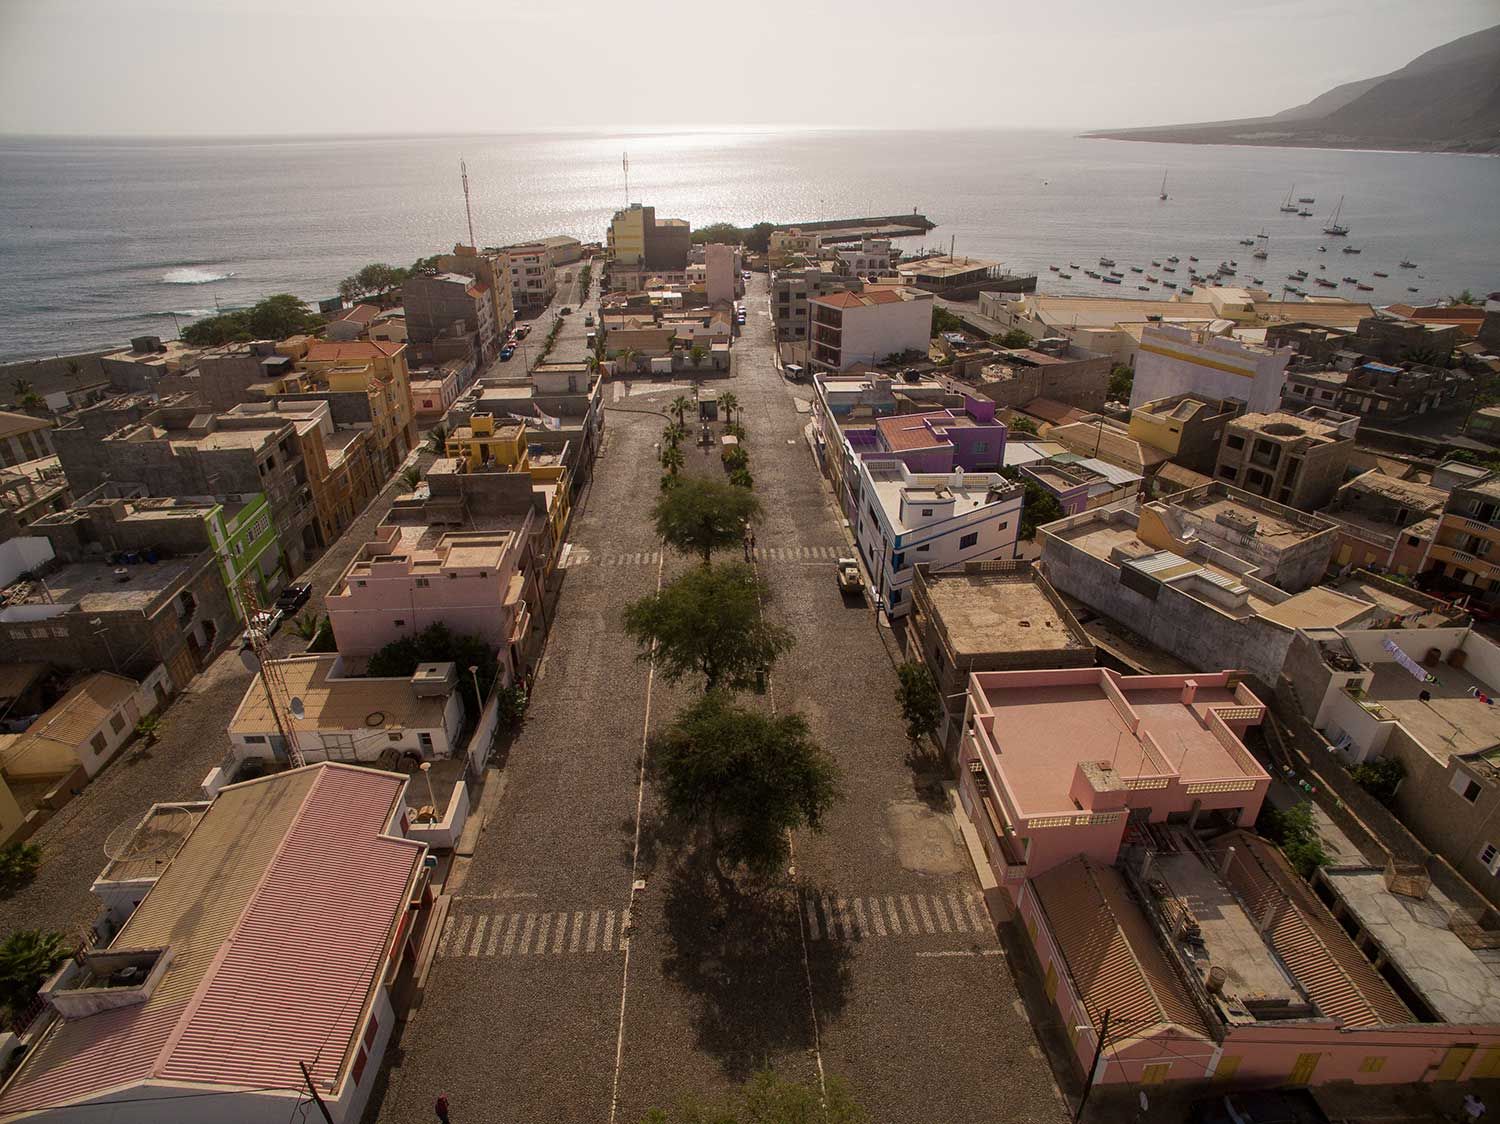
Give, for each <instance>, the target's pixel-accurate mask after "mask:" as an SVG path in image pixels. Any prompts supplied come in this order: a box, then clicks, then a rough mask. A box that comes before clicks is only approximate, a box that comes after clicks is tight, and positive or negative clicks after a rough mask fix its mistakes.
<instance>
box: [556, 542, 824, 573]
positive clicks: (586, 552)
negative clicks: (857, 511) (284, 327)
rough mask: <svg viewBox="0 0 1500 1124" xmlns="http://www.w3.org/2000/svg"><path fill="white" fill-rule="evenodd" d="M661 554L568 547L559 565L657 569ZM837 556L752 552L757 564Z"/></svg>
mask: <svg viewBox="0 0 1500 1124" xmlns="http://www.w3.org/2000/svg"><path fill="white" fill-rule="evenodd" d="M661 553H662V552H661V551H659V550H637V551H610V550H602V551H595V550H591V549H590V548H589V547H586V546H575V545H573V544H572V543H569V544H568V545H567V546H565V547H564V548H563V554H562V558H561V560H560V561H559V565H560V566H562V567H563V568H564V569H568V570H571V569H574V568H576V567H579V566H605V567H618V566H657V565H660V564H661ZM840 556H841V554H840V551H839V548H838V547H836V546H770V547H766V546H758V547H756V548H755V559H756V561H758V562H832V561H833V560H834V559H836V558H839V557H840ZM723 557H724V558H727V559H730V560H731V561H732V560H734V559H736V558H737V557H743V553H742V552H736V550H734V549H733V548H730V549H728V550H725V551H724V552H723Z"/></svg>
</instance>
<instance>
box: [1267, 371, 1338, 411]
mask: <svg viewBox="0 0 1500 1124" xmlns="http://www.w3.org/2000/svg"><path fill="white" fill-rule="evenodd" d="M1348 382H1349V372H1348V371H1333V370H1288V371H1287V373H1286V385H1285V386H1284V387H1283V388H1282V396H1281V401H1282V404H1283V406H1285V408H1286V409H1288V410H1292V411H1294V412H1295V411H1297V410H1302V409H1305V408H1307V407H1308V406H1323V407H1326V408H1327V409H1330V410H1336V409H1339V403H1340V402H1342V401H1343V397H1344V387H1345V386H1346V385H1347V384H1348Z"/></svg>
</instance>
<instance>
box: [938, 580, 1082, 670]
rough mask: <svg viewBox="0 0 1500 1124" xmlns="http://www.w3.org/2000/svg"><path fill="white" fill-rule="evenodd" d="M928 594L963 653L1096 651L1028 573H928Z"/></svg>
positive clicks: (956, 648)
mask: <svg viewBox="0 0 1500 1124" xmlns="http://www.w3.org/2000/svg"><path fill="white" fill-rule="evenodd" d="M924 577H925V581H926V585H927V596H928V599H929V600H930V601H931V602H932V607H933V610H934V611H935V612H936V613H937V614H938V616H939V617H941V618H942V625H943V629H944V631H945V632H947V634H948V642H949V643H950V644H951V645H952V647H953V650H954V653H955V654H956V655H959V656H976V655H982V654H985V653H989V652H1062V651H1092V650H1093V647H1094V645H1093V643H1092V642H1091V641H1090V640H1089V638H1088V636H1087V634H1086V633H1084V632H1083V631H1082V630H1081V629H1079V628H1078V627H1077V625H1076V623H1075V622H1074V621H1073V620H1072V619H1071V616H1070V615H1068V616H1065V615H1064V614H1063V613H1062V612H1060V611H1059V610H1058V607H1057V605H1055V604H1054V603H1053V601H1052V599H1051V598H1050V597H1048V596H1047V594H1046V592H1045V591H1044V590H1043V589H1042V587H1041V586H1040V585H1038V584H1037V582H1036V580H1035V579H1034V578H1033V577H1032V576H1031V575H1030V574H1027V575H1024V576H1014V575H1002V574H942V573H934V574H926V575H924Z"/></svg>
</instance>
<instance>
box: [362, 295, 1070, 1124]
mask: <svg viewBox="0 0 1500 1124" xmlns="http://www.w3.org/2000/svg"><path fill="white" fill-rule="evenodd" d="M750 305H751V309H752V313H751V322H750V324H749V325H747V330H746V333H745V335H744V336H743V337H742V339H741V341H740V342H739V343H738V344H737V345H736V347H735V356H734V358H735V364H736V371H737V374H736V376H735V377H733V378H732V379H730V380H728V381H720V382H716V383H715V384H714V385H715V386H716V388H718V389H721V390H733V391H734V393H735V394H736V396H737V397H738V398H739V399H740V401H741V404H742V420H743V421H744V424H745V426H746V428H747V431H748V438H747V445H748V448H749V450H750V453H751V467H752V470H753V471H754V473H755V477H756V488H757V492H758V494H759V495H760V497H761V499H762V501H763V502H764V503H765V505H766V508H767V520H766V523H765V525H764V526H763V527H762V528H761V529H760V530H759V531H758V548H759V549H758V551H757V554H758V561H759V562H760V563H761V564H762V565H763V566H764V571H765V573H766V574H767V575H768V577H769V578H770V581H771V583H772V586H773V589H774V600H773V601H772V604H771V607H770V610H769V611H770V612H772V613H773V614H774V615H775V616H777V617H778V618H779V619H780V620H782V621H783V622H784V623H785V624H786V625H787V626H788V627H790V628H792V629H793V630H794V631H795V633H796V634H797V637H798V641H799V643H798V647H797V649H796V651H795V652H794V653H793V654H792V655H791V656H790V657H788V658H787V659H786V660H785V661H783V663H782V664H780V665H778V668H777V672H776V676H775V679H774V681H773V683H772V690H771V699H770V701H771V702H772V703H774V705H776V706H778V707H783V708H787V707H796V708H798V709H800V710H801V711H803V713H805V714H806V715H807V716H808V718H809V721H810V722H811V723H812V726H813V729H814V731H815V733H816V735H817V736H818V738H819V739H820V740H821V741H822V742H823V744H824V745H826V746H827V747H828V749H829V750H830V751H831V752H833V753H834V754H835V755H836V756H837V757H838V759H839V761H840V763H841V764H842V766H843V768H844V770H845V786H846V794H847V796H846V799H845V801H844V802H843V803H842V804H841V805H840V806H839V807H838V809H837V810H836V811H835V812H834V814H833V815H832V816H831V817H830V820H829V823H828V828H827V831H826V833H825V834H823V835H821V836H811V835H804V836H802V837H799V838H798V840H797V855H796V872H795V878H794V879H791V878H789V879H786V880H783V881H782V883H781V884H779V885H775V886H772V887H770V888H768V889H766V890H765V891H764V892H763V893H761V894H760V895H758V896H757V897H755V898H753V899H751V900H742V901H735V902H724V901H721V900H720V899H719V897H718V894H717V892H716V891H715V889H714V887H713V880H712V879H711V878H709V877H707V876H706V874H705V872H704V871H703V870H702V869H701V868H700V867H699V866H698V865H697V863H696V862H694V861H692V860H691V859H688V860H682V859H679V857H678V856H679V854H680V852H678V851H677V850H676V849H675V848H673V847H671V846H670V840H666V839H659V838H658V836H657V828H656V826H655V817H654V816H653V815H652V811H653V809H654V806H655V799H654V794H653V793H652V791H651V786H650V784H649V783H647V784H646V785H645V786H644V788H642V787H641V786H640V783H639V782H640V776H641V773H640V768H641V752H642V746H643V742H644V738H645V735H646V732H647V731H648V729H651V728H654V727H657V726H659V725H660V724H661V723H663V722H665V721H668V720H670V718H671V715H672V714H673V713H674V712H675V710H676V709H677V708H678V707H679V706H680V705H681V704H682V703H683V702H685V701H687V699H688V698H689V697H690V692H689V689H688V687H687V686H685V685H684V686H676V687H673V686H667V685H664V684H663V683H662V682H661V681H660V680H659V679H657V678H656V677H655V676H654V675H653V674H651V672H650V670H649V668H648V667H647V666H646V665H644V664H642V663H641V662H640V661H639V660H638V659H637V653H636V649H635V646H634V645H633V644H632V643H631V642H630V641H629V639H628V638H627V637H625V636H624V634H623V630H622V628H621V624H620V611H621V607H622V606H623V605H624V604H625V602H626V601H628V600H630V599H632V598H635V597H639V596H641V595H642V594H644V593H647V592H650V591H652V590H654V589H656V588H657V587H658V583H659V582H660V581H663V580H670V578H671V577H672V576H673V575H674V574H675V573H680V572H681V571H682V570H683V569H684V568H685V567H687V566H688V565H691V564H692V563H691V562H690V561H688V560H685V559H682V558H680V557H677V556H675V555H673V554H671V553H665V552H662V551H661V550H660V546H659V543H657V542H656V541H655V540H654V538H653V535H652V532H651V528H650V522H649V515H648V512H649V507H650V503H651V501H652V499H653V498H654V496H655V494H656V490H657V488H656V484H657V475H658V469H657V466H656V462H655V460H654V457H653V443H654V442H655V441H656V440H657V438H658V436H659V433H660V428H661V426H662V424H663V419H662V418H661V417H660V416H658V415H657V414H655V413H653V412H651V411H660V410H663V409H664V408H665V404H666V402H667V401H669V400H670V398H671V397H672V396H673V395H674V394H676V393H677V392H678V390H679V388H678V387H677V386H674V385H670V384H666V383H661V384H656V383H647V382H645V381H644V380H641V381H638V382H635V383H633V384H628V385H627V384H617V385H615V386H612V387H607V388H606V402H607V403H609V404H610V405H611V406H612V407H613V408H612V409H611V412H610V413H609V414H608V429H607V436H606V439H605V445H604V449H603V452H602V454H601V460H600V462H599V465H598V466H597V469H596V471H595V473H594V480H593V483H592V485H591V489H592V490H591V492H590V493H589V494H588V495H587V498H586V499H585V500H584V502H583V503H582V504H581V509H580V511H579V512H578V513H577V515H576V516H575V520H574V524H573V533H572V539H571V542H570V548H569V555H568V558H569V561H568V566H567V569H566V571H565V573H566V578H565V583H564V587H563V591H562V597H561V599H560V602H559V608H558V612H557V616H556V619H555V621H554V626H553V633H552V636H551V638H550V640H549V643H548V649H547V653H546V655H545V658H544V660H543V663H542V666H541V670H540V674H539V676H538V681H537V685H536V690H535V692H534V695H533V700H532V705H531V710H530V713H529V714H528V717H527V721H526V726H525V728H524V730H523V731H522V733H521V735H520V736H519V738H518V739H517V741H516V743H515V745H514V747H513V748H512V750H511V752H510V756H509V759H508V762H507V764H506V767H505V789H504V793H503V796H502V797H501V798H500V800H499V802H498V804H497V805H496V806H495V808H494V811H493V813H492V815H491V817H490V819H489V821H488V823H487V825H486V827H485V829H484V830H483V832H482V833H481V834H480V837H479V843H478V846H477V849H476V851H475V854H474V857H473V860H472V864H471V865H470V867H469V870H468V873H467V878H466V880H465V881H464V884H463V886H462V890H461V892H460V893H459V894H458V896H456V897H455V900H454V903H453V909H452V912H451V917H452V920H451V922H450V923H449V925H448V926H447V927H446V938H445V944H444V945H443V947H442V948H441V950H440V953H439V955H438V957H437V959H436V961H435V963H434V965H433V968H432V972H431V975H430V977H429V980H428V984H427V990H426V993H425V995H424V996H423V997H422V999H421V1001H420V1006H419V1007H418V1009H417V1010H416V1011H415V1012H414V1013H413V1016H412V1018H411V1020H410V1022H409V1023H408V1024H407V1026H406V1028H405V1031H404V1034H403V1037H402V1042H401V1045H400V1046H399V1048H398V1049H396V1050H395V1051H394V1052H393V1064H392V1067H391V1069H390V1071H389V1073H388V1082H387V1086H386V1089H385V1095H384V1098H383V1101H382V1102H381V1103H379V1104H378V1105H377V1106H375V1107H374V1110H373V1112H372V1115H374V1114H375V1113H378V1115H379V1117H380V1119H382V1120H386V1121H393V1122H402V1124H405V1122H413V1124H415V1122H418V1121H427V1120H430V1119H431V1112H432V1109H431V1106H432V1103H433V1100H434V1098H435V1097H436V1096H437V1095H438V1094H439V1093H446V1094H447V1095H448V1097H449V1100H450V1102H451V1104H452V1106H453V1113H454V1117H455V1119H462V1120H464V1121H465V1124H470V1122H475V1124H480V1122H490V1121H493V1122H499V1121H507V1122H509V1121H520V1120H527V1121H529V1120H548V1121H589V1122H596V1124H613V1122H614V1121H621V1122H633V1121H636V1120H639V1119H640V1117H641V1116H642V1114H643V1113H644V1112H645V1111H647V1110H648V1109H649V1108H651V1107H653V1106H656V1105H662V1104H669V1103H671V1102H673V1101H675V1100H676V1099H677V1098H678V1097H679V1096H680V1095H681V1094H683V1093H685V1092H693V1093H697V1094H712V1093H713V1092H715V1091H716V1090H720V1089H723V1088H726V1087H728V1086H729V1085H730V1084H732V1083H735V1082H738V1081H739V1080H741V1079H743V1078H744V1077H745V1076H747V1075H748V1074H749V1073H751V1072H753V1070H755V1069H756V1068H759V1067H761V1066H764V1065H773V1066H775V1067H776V1068H777V1069H778V1070H780V1071H782V1072H784V1073H787V1074H789V1075H791V1076H795V1077H803V1078H808V1079H816V1077H817V1075H818V1074H819V1073H820V1072H822V1071H826V1072H828V1073H832V1074H839V1075H842V1076H844V1077H846V1078H848V1079H849V1080H850V1081H851V1083H852V1084H853V1086H854V1088H855V1089H856V1091H857V1093H858V1095H859V1097H860V1098H861V1100H862V1101H863V1102H864V1103H865V1104H867V1105H868V1106H869V1108H870V1111H871V1115H872V1117H873V1119H875V1120H879V1121H932V1122H941V1121H949V1120H952V1121H958V1120H965V1121H967V1120H972V1119H996V1115H995V1106H996V1104H997V1103H1000V1104H1004V1105H1006V1106H1007V1112H1006V1114H1005V1115H1004V1116H1003V1117H1001V1118H1003V1119H1013V1120H1018V1121H1020V1120H1025V1121H1033V1120H1036V1121H1050V1120H1062V1119H1064V1114H1063V1112H1062V1106H1061V1102H1060V1101H1059V1100H1058V1098H1057V1095H1056V1093H1055V1090H1054V1088H1053V1086H1052V1082H1051V1079H1050V1076H1049V1071H1048V1068H1047V1064H1046V1062H1045V1060H1044V1059H1043V1057H1042V1055H1041V1053H1040V1051H1039V1049H1038V1047H1037V1043H1036V1039H1035V1036H1034V1035H1033V1034H1032V1031H1031V1028H1030V1025H1029V1024H1028V1022H1027V1020H1026V1017H1025V1014H1024V1012H1023V1011H1022V1010H1021V1004H1020V1000H1019V998H1018V995H1017V991H1016V988H1015V986H1014V984H1013V982H1012V980H1011V977H1010V973H1009V969H1008V965H1007V961H1006V957H1005V955H1004V953H1003V950H1002V948H1001V947H1000V945H999V943H998V942H997V940H996V939H995V934H994V929H993V926H992V925H991V924H990V923H989V920H988V918H987V916H986V915H985V913H984V910H983V906H982V903H981V901H980V899H979V896H978V895H979V888H978V884H977V881H976V879H975V878H974V875H973V872H972V870H971V868H970V867H969V865H968V858H967V854H966V852H965V851H964V849H963V845H962V842H961V840H960V837H959V834H958V831H957V828H956V826H955V824H954V822H953V820H952V817H951V814H950V813H949V811H948V808H947V805H946V800H945V798H944V797H943V795H942V790H941V788H940V787H933V786H932V785H931V784H929V783H927V782H926V781H924V780H923V779H922V778H921V777H919V776H918V775H916V774H914V773H913V771H912V770H911V768H909V767H908V764H907V761H906V756H907V745H906V742H905V739H904V737H903V735H902V727H901V723H900V718H899V714H898V712H897V707H896V704H895V701H894V697H893V691H894V686H895V675H894V672H893V671H892V668H891V664H890V662H889V659H888V657H887V655H886V651H885V644H884V643H883V642H882V640H881V637H880V635H879V633H878V632H877V630H876V625H875V622H874V619H873V617H872V616H871V614H870V612H869V610H868V609H867V608H866V607H864V606H863V605H858V606H857V605H854V604H853V603H850V602H845V600H844V599H843V598H842V597H841V596H840V595H839V593H838V591H837V589H836V587H835V584H834V579H833V571H832V562H831V559H832V558H834V557H837V556H838V555H839V554H841V553H844V547H845V544H844V540H843V538H842V532H841V530H840V522H839V519H838V517H837V514H836V512H835V511H834V509H833V507H832V505H831V501H830V500H829V499H828V498H827V495H826V491H825V489H824V486H823V484H822V483H821V480H820V477H819V476H818V474H817V470H816V466H815V465H814V463H813V461H812V458H811V454H810V452H809V450H808V448H807V445H806V443H805V442H804V440H803V438H802V434H801V430H802V427H803V426H804V425H805V424H806V421H807V414H806V413H805V412H804V411H799V409H798V408H797V405H796V402H795V401H794V398H793V393H792V391H791V389H790V388H789V387H788V386H787V385H786V384H784V383H783V382H782V380H781V378H780V376H779V374H778V373H777V372H776V370H775V367H774V365H773V362H772V358H771V346H770V329H769V321H768V319H767V315H766V299H765V290H764V282H763V280H761V279H757V280H756V281H755V282H754V283H753V290H752V296H751V299H750ZM800 393H803V394H804V395H805V391H802V392H800ZM804 410H805V407H804ZM627 411H629V412H627ZM611 919H613V923H614V926H615V927H614V929H613V930H611V929H610V925H611Z"/></svg>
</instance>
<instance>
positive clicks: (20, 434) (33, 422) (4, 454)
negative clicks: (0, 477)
mask: <svg viewBox="0 0 1500 1124" xmlns="http://www.w3.org/2000/svg"><path fill="white" fill-rule="evenodd" d="M51 429H52V423H51V422H47V421H43V420H42V419H41V418H34V417H31V416H30V415H29V414H12V413H7V412H5V411H0V468H15V467H16V466H17V465H21V464H25V463H26V462H27V461H35V460H41V459H42V458H43V457H50V456H52V454H53V453H54V452H55V450H54V449H53V448H52V438H51V436H50V435H49V433H50V431H51Z"/></svg>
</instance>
